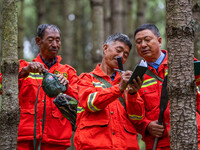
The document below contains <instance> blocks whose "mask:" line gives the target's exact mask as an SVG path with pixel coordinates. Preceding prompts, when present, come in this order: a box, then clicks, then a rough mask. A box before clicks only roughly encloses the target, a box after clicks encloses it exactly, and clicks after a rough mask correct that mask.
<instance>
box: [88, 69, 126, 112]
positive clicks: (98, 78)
mask: <svg viewBox="0 0 200 150" xmlns="http://www.w3.org/2000/svg"><path fill="white" fill-rule="evenodd" d="M90 75H91V76H93V77H94V78H96V79H97V80H99V81H100V82H101V83H103V84H104V85H105V86H106V87H112V84H110V83H109V82H108V81H106V80H105V79H103V78H101V77H99V76H97V75H95V74H92V73H91V74H90ZM118 99H119V101H120V102H121V104H122V106H123V107H124V109H125V110H126V102H125V100H124V99H123V97H122V96H120V97H119V98H118Z"/></svg>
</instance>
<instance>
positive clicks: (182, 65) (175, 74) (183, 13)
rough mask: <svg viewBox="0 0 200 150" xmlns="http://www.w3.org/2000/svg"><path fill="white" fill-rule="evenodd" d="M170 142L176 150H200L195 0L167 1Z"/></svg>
mask: <svg viewBox="0 0 200 150" xmlns="http://www.w3.org/2000/svg"><path fill="white" fill-rule="evenodd" d="M166 13H167V14H166V18H167V24H166V32H167V50H168V52H169V56H168V72H169V75H168V91H169V100H170V123H171V125H170V130H171V132H170V135H171V136H170V143H171V148H172V149H173V150H180V149H181V150H197V149H198V141H197V121H196V88H195V85H194V69H193V57H194V24H193V18H192V0H182V1H181V2H180V1H171V0H166Z"/></svg>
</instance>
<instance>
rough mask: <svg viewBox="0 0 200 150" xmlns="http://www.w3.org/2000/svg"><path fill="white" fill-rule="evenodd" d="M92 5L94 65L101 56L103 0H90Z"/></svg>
mask: <svg viewBox="0 0 200 150" xmlns="http://www.w3.org/2000/svg"><path fill="white" fill-rule="evenodd" d="M90 3H91V7H92V12H91V14H92V45H93V48H92V60H93V65H94V66H96V64H97V63H99V62H100V61H101V59H102V56H103V52H102V49H103V43H104V21H103V20H104V19H103V17H104V14H103V0H90Z"/></svg>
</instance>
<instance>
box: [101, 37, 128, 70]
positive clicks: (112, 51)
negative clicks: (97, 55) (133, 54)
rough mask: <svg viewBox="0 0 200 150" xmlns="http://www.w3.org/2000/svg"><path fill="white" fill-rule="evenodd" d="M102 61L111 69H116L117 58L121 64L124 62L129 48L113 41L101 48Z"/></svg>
mask: <svg viewBox="0 0 200 150" xmlns="http://www.w3.org/2000/svg"><path fill="white" fill-rule="evenodd" d="M103 52H104V59H105V61H106V64H107V65H108V66H110V67H111V68H118V62H117V57H118V56H121V57H122V62H123V64H124V63H125V62H126V60H127V58H128V56H129V53H130V48H129V47H128V45H126V44H125V43H124V42H120V41H115V42H111V43H108V44H104V46H103Z"/></svg>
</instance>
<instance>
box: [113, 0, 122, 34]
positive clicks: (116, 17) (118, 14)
mask: <svg viewBox="0 0 200 150" xmlns="http://www.w3.org/2000/svg"><path fill="white" fill-rule="evenodd" d="M111 29H112V30H111V33H119V32H120V33H123V0H111Z"/></svg>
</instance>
